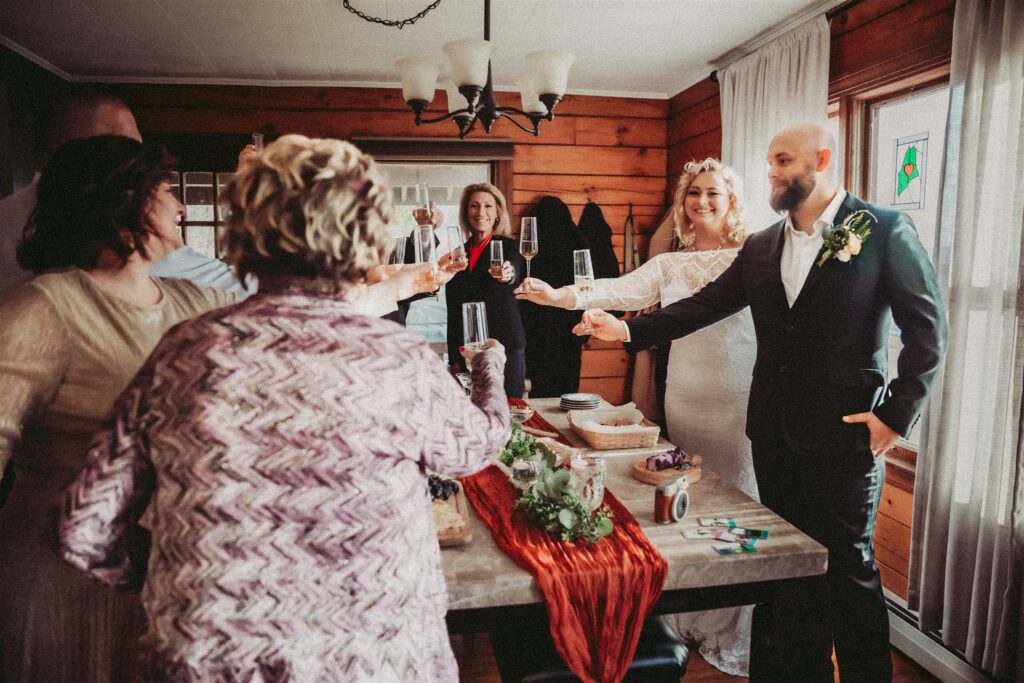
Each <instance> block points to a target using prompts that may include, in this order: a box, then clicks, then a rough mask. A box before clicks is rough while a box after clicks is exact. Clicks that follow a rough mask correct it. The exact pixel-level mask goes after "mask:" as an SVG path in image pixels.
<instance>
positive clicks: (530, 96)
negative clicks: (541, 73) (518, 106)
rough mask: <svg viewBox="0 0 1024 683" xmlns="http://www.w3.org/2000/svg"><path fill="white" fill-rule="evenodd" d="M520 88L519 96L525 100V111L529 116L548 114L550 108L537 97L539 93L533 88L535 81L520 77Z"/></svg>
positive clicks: (518, 82) (517, 82) (527, 77)
mask: <svg viewBox="0 0 1024 683" xmlns="http://www.w3.org/2000/svg"><path fill="white" fill-rule="evenodd" d="M516 85H518V86H519V94H520V96H521V97H522V100H523V111H525V112H527V113H529V114H542V115H543V114H547V113H548V108H547V107H545V106H544V103H543V102H541V101H540V98H539V97H537V91H536V90H535V89H534V88H533V79H532V78H530V77H529V76H520V77H519V78H517V79H516Z"/></svg>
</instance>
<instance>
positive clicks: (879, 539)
mask: <svg viewBox="0 0 1024 683" xmlns="http://www.w3.org/2000/svg"><path fill="white" fill-rule="evenodd" d="M875 547H876V548H879V547H884V548H887V549H888V550H889V551H890V552H892V554H893V555H894V556H895V557H898V558H900V560H901V561H902V564H903V565H906V564H909V562H910V527H909V526H907V525H906V524H903V523H901V522H898V521H896V520H895V519H893V518H892V517H890V516H889V515H885V514H879V515H878V521H877V522H876V523H875ZM889 564H891V565H892V566H894V567H898V566H901V565H899V564H896V563H894V562H889ZM904 573H906V572H905V571H904Z"/></svg>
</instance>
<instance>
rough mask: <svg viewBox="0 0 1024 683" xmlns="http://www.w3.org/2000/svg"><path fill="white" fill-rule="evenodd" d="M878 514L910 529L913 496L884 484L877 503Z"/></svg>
mask: <svg viewBox="0 0 1024 683" xmlns="http://www.w3.org/2000/svg"><path fill="white" fill-rule="evenodd" d="M878 512H879V514H883V515H888V516H889V517H891V518H892V519H894V520H895V521H897V522H899V523H900V524H903V525H905V526H907V527H910V525H911V520H913V518H914V494H912V493H910V492H909V491H904V490H903V489H900V488H896V487H895V486H892V485H890V484H889V483H888V482H886V483H885V485H884V486H882V498H881V500H880V501H879V503H878Z"/></svg>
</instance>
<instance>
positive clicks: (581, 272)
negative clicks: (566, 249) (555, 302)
mask: <svg viewBox="0 0 1024 683" xmlns="http://www.w3.org/2000/svg"><path fill="white" fill-rule="evenodd" d="M572 273H573V284H575V285H576V289H577V290H578V291H579V293H580V296H581V297H583V300H584V301H586V296H587V295H588V294H590V293H591V292H592V291H594V266H593V265H592V263H591V261H590V250H589V249H577V250H575V251H574V252H572ZM583 331H584V333H586V334H591V333H592V332H593V331H594V330H593V328H592V327H591V326H590V325H584V327H583Z"/></svg>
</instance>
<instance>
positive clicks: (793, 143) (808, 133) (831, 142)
mask: <svg viewBox="0 0 1024 683" xmlns="http://www.w3.org/2000/svg"><path fill="white" fill-rule="evenodd" d="M783 143H784V144H785V145H786V146H787V148H789V149H792V150H794V151H801V152H803V153H805V154H808V155H810V156H816V155H817V153H818V151H819V150H823V149H827V150H829V156H830V157H834V156H835V151H836V140H835V138H834V137H833V136H832V133H830V132H829V130H828V128H826V127H825V126H823V125H821V124H820V123H809V122H805V123H794V124H792V125H790V126H786V127H785V128H783V129H782V130H780V131H779V132H778V133H776V134H775V137H774V138H772V142H771V145H769V149H770V148H771V147H772V146H773V145H776V144H783ZM830 161H831V159H830Z"/></svg>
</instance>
